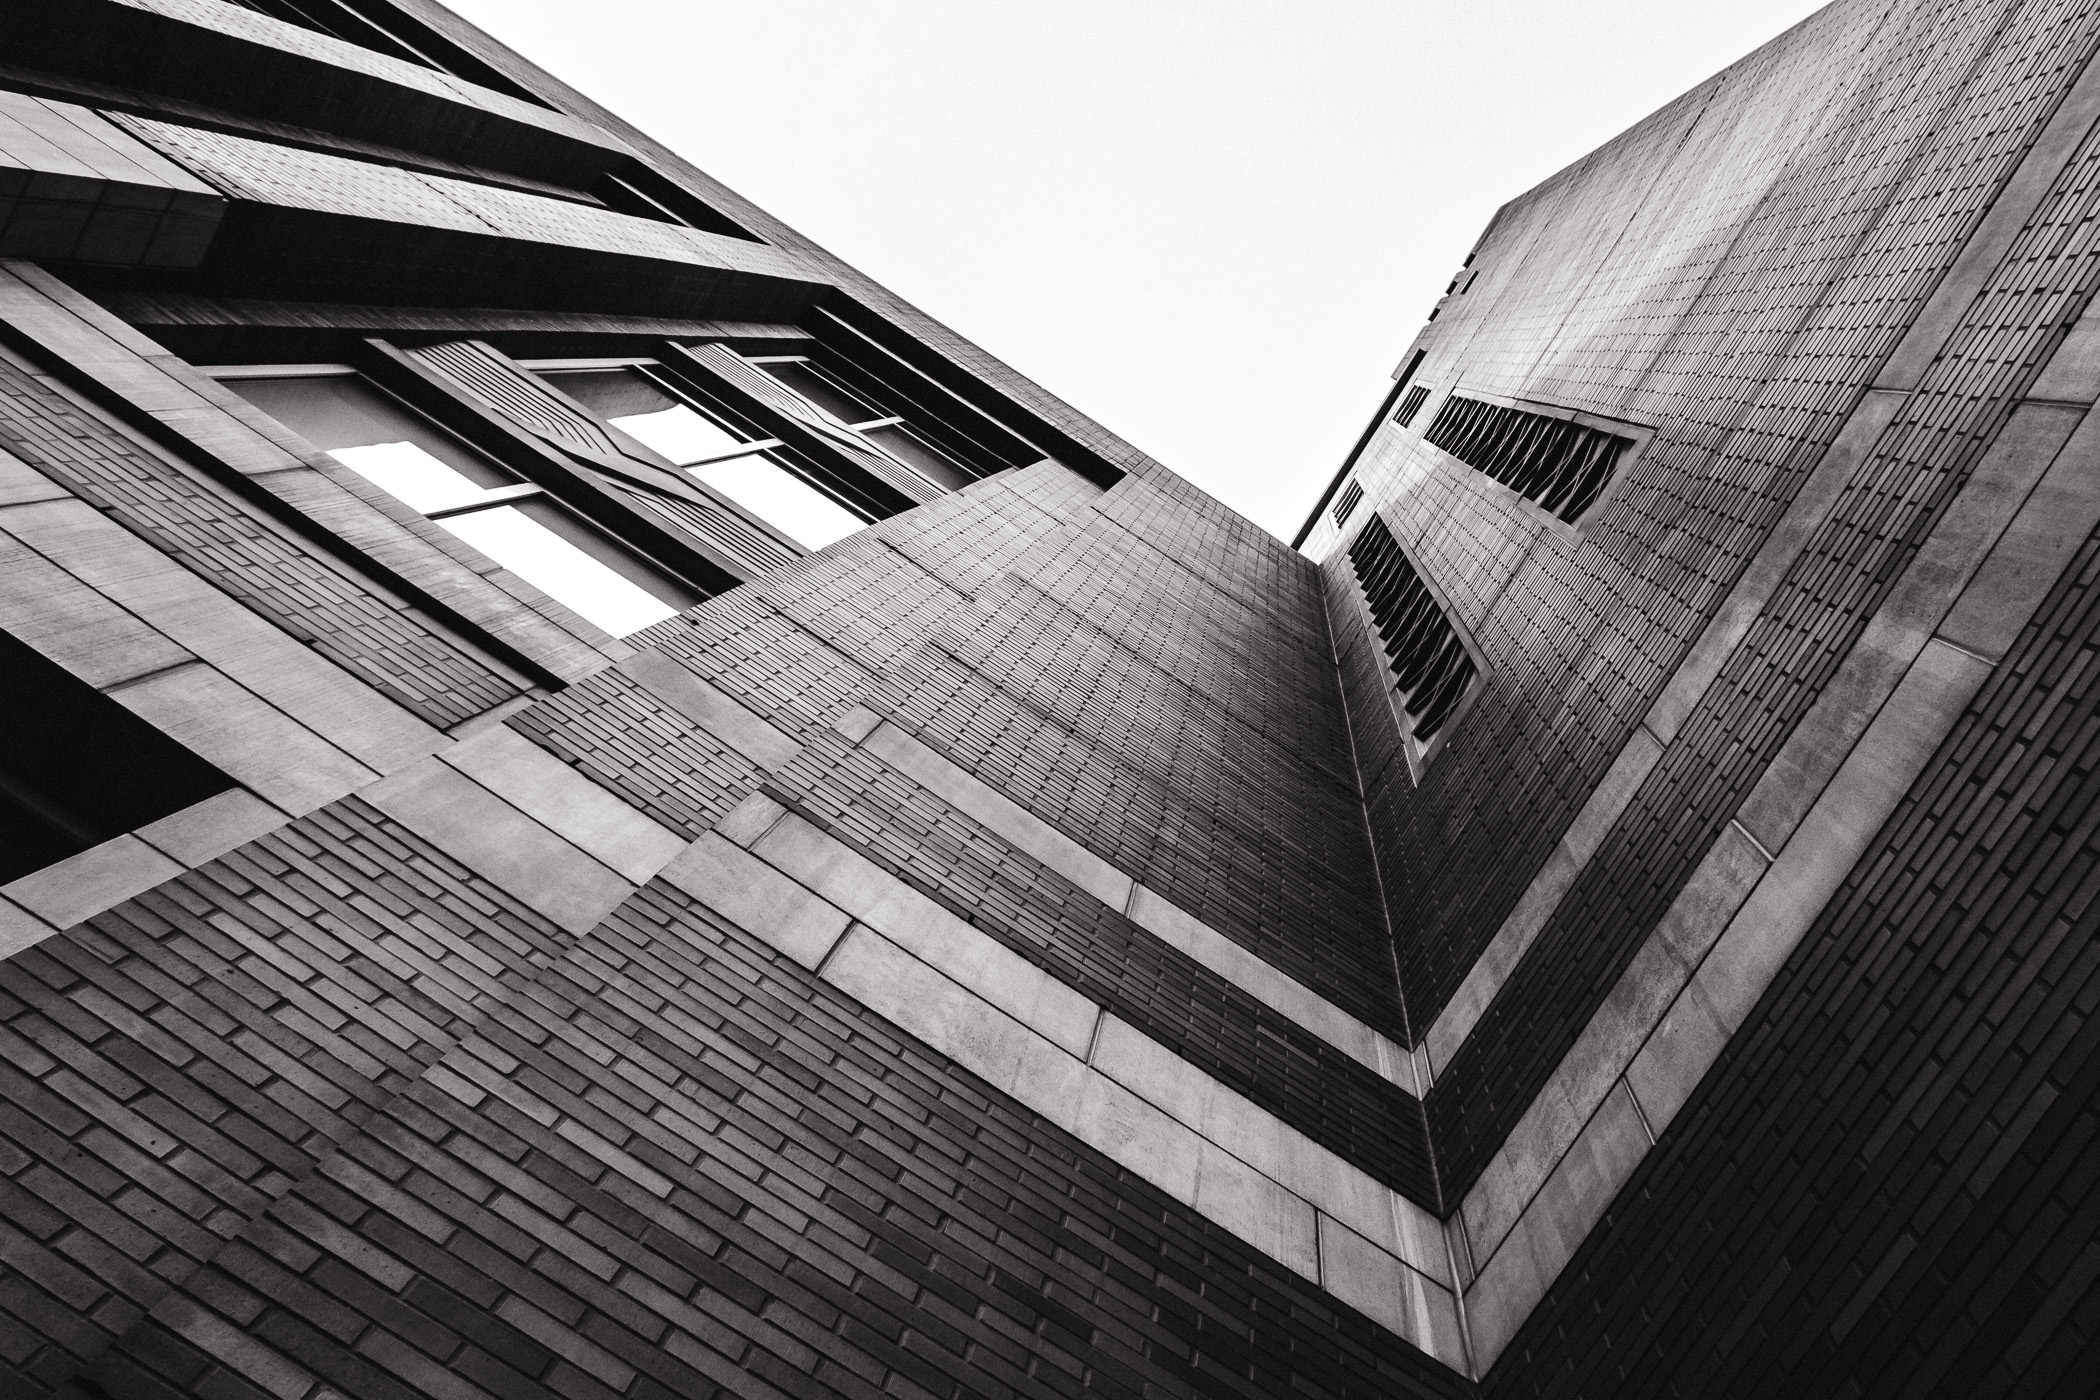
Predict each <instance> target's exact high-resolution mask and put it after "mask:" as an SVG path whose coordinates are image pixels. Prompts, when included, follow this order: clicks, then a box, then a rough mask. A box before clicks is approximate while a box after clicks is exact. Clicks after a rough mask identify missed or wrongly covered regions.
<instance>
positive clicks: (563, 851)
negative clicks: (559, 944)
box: [357, 728, 686, 933]
mask: <svg viewBox="0 0 2100 1400" xmlns="http://www.w3.org/2000/svg"><path fill="white" fill-rule="evenodd" d="M357 795H358V796H359V797H360V798H362V799H363V800H364V801H366V802H369V803H371V804H372V805H373V806H374V807H377V808H378V809H379V810H380V811H382V812H385V813H386V814H387V815H388V816H390V817H392V818H393V819H394V820H396V821H398V822H400V823H401V824H402V825H403V826H405V827H407V828H408V829H409V830H411V831H413V832H415V833H416V834H417V835H418V836H421V837H423V838H424V839H425V840H427V841H429V842H431V843H432V844H433V845H435V846H437V847H438V848H439V849H440V850H443V851H444V852H445V853H446V854H447V855H449V856H451V857H452V858H453V859H455V860H457V861H459V862H460V863H461V864H463V865H466V866H467V867H469V868H470V869H472V870H473V871H475V872H476V873H477V874H479V875H482V876H483V877H485V878H487V879H488V880H490V881H492V882H493V883H495V884H496V885H498V886H500V887H502V888H503V889H504V890H506V891H508V892H509V893H511V894H512V895H515V896H516V897H517V898H518V899H520V900H522V901H524V902H525V903H526V904H528V905H530V906H531V907H532V908H534V909H535V910H537V911H539V912H540V913H541V914H544V915H545V916H546V917H547V918H549V919H552V920H553V921H554V922H555V923H556V924H559V925H560V926H561V927H562V928H564V929H567V930H568V931H569V932H571V933H584V932H587V931H588V930H590V929H591V928H593V927H595V926H596V925H597V923H598V922H599V920H601V919H603V918H604V917H605V916H606V915H607V914H609V913H611V912H612V911H613V910H614V909H615V908H617V907H619V905H620V903H621V902H622V901H623V900H625V899H626V898H627V897H628V896H629V895H631V894H633V893H634V891H635V889H636V888H637V887H638V886H639V885H640V884H641V883H643V882H644V881H646V880H648V879H649V878H650V877H651V876H653V875H654V874H655V873H656V872H657V871H658V870H660V869H662V868H663V866H664V864H665V863H666V862H668V861H670V860H671V859H672V858H673V857H674V856H676V855H677V854H678V853H679V852H680V851H682V850H683V849H684V848H685V844H686V843H685V842H684V840H682V839H681V838H680V837H678V836H676V835H674V834H673V833H671V832H669V831H667V830H665V829H664V828H663V827H661V826H658V825H657V824H656V823H655V822H653V821H651V820H650V819H649V818H648V817H646V816H643V815H642V814H641V813H640V812H638V811H636V810H635V809H634V808H632V807H629V806H628V805H627V804H626V803H624V802H621V801H620V800H619V799H618V798H615V797H613V796H612V795H611V794H609V793H607V792H606V791H605V790H604V789H603V788H600V787H599V786H598V785H597V784H596V783H593V782H592V781H591V780H590V779H588V778H586V777H584V776H583V775H582V774H580V773H578V772H576V771H575V770H574V769H572V768H570V767H569V766H568V765H566V764H564V763H562V762H560V761H559V760H558V759H555V758H552V757H551V756H549V755H547V754H545V753H543V752H541V751H540V750H539V749H538V748H537V747H536V746H534V745H533V744H532V743H531V742H530V741H528V740H526V739H523V738H520V737H519V736H517V735H515V734H511V733H510V732H509V731H508V730H505V729H501V728H498V729H491V730H487V731H485V732H484V733H482V734H479V735H477V736H475V737H474V738H473V739H470V740H468V741H467V742H466V743H464V744H458V745H454V746H452V747H451V748H449V749H448V750H446V751H445V752H443V753H439V754H436V755H433V756H432V757H430V758H427V759H425V760H423V761H422V762H420V763H417V764H415V765H413V766H411V767H408V768H404V769H402V770H401V771H400V772H398V773H395V774H393V775H391V776H389V777H387V778H385V779H382V780H381V781H379V782H376V783H373V784H371V785H370V786H368V787H366V788H364V789H362V790H361V791H360V792H359V793H358V794H357Z"/></svg>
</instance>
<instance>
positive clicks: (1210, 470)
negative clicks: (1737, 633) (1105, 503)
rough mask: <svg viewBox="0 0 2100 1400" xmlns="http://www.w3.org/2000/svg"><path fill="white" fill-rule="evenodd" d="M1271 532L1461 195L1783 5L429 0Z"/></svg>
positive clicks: (1359, 400)
mask: <svg viewBox="0 0 2100 1400" xmlns="http://www.w3.org/2000/svg"><path fill="white" fill-rule="evenodd" d="M445 3H447V4H449V5H451V6H452V8H454V9H455V10H458V11H459V12H460V13H461V14H463V15H465V16H466V17H467V18H468V19H469V20H471V21H473V22H474V23H476V24H478V25H480V26H481V27H482V28H484V29H486V30H488V31H489V32H490V33H492V34H494V35H495V36H496V37H497V38H499V39H501V40H503V41H504V42H505V43H507V44H509V45H511V46H512V47H513V48H515V49H517V50H519V51H520V52H522V53H523V54H524V55H525V56H526V57H527V58H529V59H531V60H533V61H534V62H536V63H538V64H540V65H541V66H542V67H544V68H547V69H549V70H550V71H552V72H553V73H555V74H557V75H558V76H560V77H561V78H562V79H563V80H564V81H566V82H569V83H571V84H573V85H574V86H576V87H577V88H579V89H581V90H582V91H584V92H587V93H589V94H590V95H591V96H592V97H594V98H596V99H597V100H599V101H601V102H603V103H604V104H605V105H607V106H608V107H610V108H612V109H613V110H614V111H616V112H618V113H620V114H621V115H622V116H624V117H626V118H627V119H628V120H630V121H632V122H634V123H635V124H636V125H638V126H640V127H642V128H643V129H645V130H647V131H648V132H649V133H650V134H651V135H653V136H655V137H657V138H658V139H659V140H661V141H663V142H665V143H666V144H668V145H670V146H672V147H673V148H675V149H676V150H678V151H679V152H681V153H682V154H684V155H685V156H686V157H688V158H689V159H691V160H692V161H693V162H694V164H696V165H698V166H700V168H702V169H703V170H706V171H707V172H709V173H710V174H712V175H714V176H715V177H716V178H717V179H720V180H722V181H723V182H724V183H725V184H728V185H729V186H731V187H732V188H734V189H736V190H738V191H740V192H741V193H743V194H744V195H746V196H747V197H749V198H750V199H752V200H754V201H755V202H756V203H758V204H760V205H762V206H764V207H765V208H766V209H768V210H770V211H771V212H772V213H774V214H775V215H777V216H779V217H780V218H782V219H784V220H785V221H786V222H787V223H789V224H791V225H793V226H795V227H796V228H798V229H800V230H801V231H802V232H803V233H805V234H807V235H809V236H810V237H811V238H813V239H815V240H816V241H817V242H819V243H821V244H823V245H824V246H826V247H828V248H830V249H831V250H832V251H833V252H835V253H837V254H838V255H839V256H841V257H843V258H844V259H845V260H846V261H848V262H850V263H852V264H854V265H855V266H857V267H859V268H860V269H861V270H862V271H864V272H866V273H867V274H869V275H870V276H872V277H874V278H875V279H876V280H878V281H880V282H882V283H884V284H886V285H887V286H889V287H890V288H892V289H893V290H895V291H896V292H898V293H899V294H901V295H902V296H904V297H905V298H907V299H908V300H910V301H912V302H914V303H916V304H917V305H919V306H920V307H922V308H923V309H924V310H926V311H927V312H928V313H930V314H931V315H933V316H935V317H936V318H938V319H940V320H942V321H944V322H946V323H947V324H949V325H951V326H953V327H955V328H956V329H957V330H959V331H961V332H962V333H963V334H965V335H967V336H969V337H970V338H971V339H972V340H974V341H976V342H977V343H978V344H979V345H982V346H984V347H985V348H986V349H987V350H990V351H991V352H992V353H993V354H995V355H997V356H999V357H1000V358H1001V359H1003V360H1005V361H1006V362H1007V363H1009V364H1011V365H1013V366H1014V367H1015V368H1016V369H1019V370H1020V371H1021V372H1022V373H1024V374H1027V375H1029V376H1030V377H1031V378H1033V379H1035V380H1037V381H1038V382H1040V383H1041V384H1043V385H1044V386H1046V387H1047V388H1049V389H1050V390H1051V391H1052V392H1054V393H1056V394H1058V395H1059V396H1060V397H1062V398H1064V399H1065V400H1066V401H1067V402H1069V403H1072V404H1074V405H1075V406H1077V407H1078V408H1079V409H1081V410H1082V411H1084V412H1085V413H1087V414H1089V415H1091V416H1092V417H1094V418H1095V419H1097V420H1099V421H1100V422H1102V423H1103V424H1105V425H1107V426H1108V427H1109V428H1110V429H1112V430H1114V431H1115V432H1117V433H1119V434H1121V435H1122V436H1123V437H1124V438H1126V439H1128V440H1129V441H1131V442H1133V443H1135V444H1136V445H1137V446H1139V447H1140V448H1142V449H1144V450H1145V451H1147V452H1149V453H1151V454H1152V455H1153V456H1154V457H1157V458H1159V459H1160V460H1161V461H1163V462H1165V463H1166V464H1167V465H1168V466H1170V467H1172V468H1173V469H1174V470H1176V471H1178V472H1180V473H1181V474H1182V475H1183V476H1186V477H1187V478H1189V479H1190V480H1191V481H1194V482H1195V483H1196V484H1198V485H1199V486H1202V487H1203V488H1204V489H1206V490H1208V491H1210V492H1211V493H1212V494H1214V495H1216V496H1218V497H1219V498H1220V499H1222V500H1224V501H1225V502H1226V503H1227V504H1229V505H1231V506H1233V507H1234V508H1236V509H1238V510H1240V511H1242V512H1244V513H1245V514H1247V515H1249V516H1251V517H1252V518H1253V519H1254V520H1256V521H1257V522H1259V523H1260V524H1262V525H1264V526H1266V527H1267V528H1268V529H1270V530H1272V531H1274V532H1275V533H1277V534H1279V535H1282V536H1283V537H1285V538H1289V537H1290V536H1291V535H1292V534H1293V533H1295V532H1296V530H1297V527H1298V524H1299V522H1300V521H1301V520H1302V519H1303V517H1304V515H1305V512H1306V510H1307V509H1308V508H1309V507H1310V506H1311V504H1312V501H1313V498H1314V497H1315V496H1316V495H1317V494H1318V492H1319V490H1320V488H1321V487H1322V486H1324V485H1325V484H1326V481H1327V478H1328V477H1329V476H1331V475H1332V474H1333V472H1334V469H1335V468H1336V467H1337V466H1339V465H1340V464H1341V459H1342V457H1343V455H1344V454H1345V453H1346V452H1347V451H1348V449H1349V446H1350V444H1351V443H1353V442H1354V441H1355V439H1356V436H1357V434H1358V433H1360V432H1361V431H1362V430H1363V426H1364V423H1365V422H1366V421H1367V420H1368V419H1369V417H1370V415H1371V413H1372V412H1373V411H1374V410H1375V409H1376V408H1377V407H1378V404H1379V401H1380V400H1381V398H1382V397H1383V395H1384V392H1385V389H1386V388H1387V387H1388V385H1387V382H1386V380H1387V376H1388V375H1389V374H1390V373H1391V371H1392V368H1393V365H1394V363H1395V362H1396V361H1397V360H1398V359H1399V357H1400V353H1401V351H1402V350H1403V349H1404V348H1405V346H1406V345H1407V343H1408V341H1409V340H1410V339H1412V338H1413V336H1414V333H1415V331H1416V330H1417V329H1418V328H1419V327H1420V325H1421V323H1422V318H1423V317H1424V316H1425V315H1426V314H1427V313H1428V311H1429V308H1430V306H1431V305H1432V304H1434V302H1435V300H1436V298H1437V296H1438V294H1439V293H1440V292H1441V291H1442V290H1443V288H1444V285H1445V283H1446V282H1447V281H1448V280H1449V279H1450V275H1451V273H1452V271H1453V270H1454V269H1455V268H1456V267H1457V266H1458V264H1459V262H1460V260H1461V259H1462V258H1463V257H1464V256H1465V254H1466V252H1467V250H1468V249H1469V248H1471V247H1472V245H1473V240H1474V238H1475V237H1476V235H1477V234H1478V233H1479V231H1480V229H1481V228H1482V227H1483V226H1484V225H1485V224H1486V223H1487V220H1488V217H1489V216H1490V215H1491V214H1493V213H1494V211H1495V208H1496V206H1497V205H1499V204H1501V203H1502V202H1503V201H1504V200H1506V199H1509V198H1511V197H1512V196H1514V195H1517V194H1519V193H1521V192H1523V191H1524V190H1526V189H1528V188H1530V187H1531V186H1532V185H1534V184H1536V183H1538V182H1539V181H1540V180H1542V179H1544V178H1545V177H1546V176H1547V175H1550V174H1552V173H1553V172H1554V171H1555V170H1557V169H1559V168H1560V167H1562V166H1563V165H1566V164H1567V163H1569V162H1570V161H1572V160H1574V159H1575V158H1576V157H1578V156H1580V155H1581V154H1583V153H1584V152H1585V151H1587V150H1589V149H1591V148H1592V147H1594V146H1596V145H1598V144H1599V143H1600V142H1603V141H1605V140H1606V139H1608V138H1610V137H1611V136H1613V135H1614V134H1616V133H1617V132H1619V131H1622V130H1624V129H1625V128H1626V127H1627V126H1629V125H1631V124H1632V123H1633V122H1635V121H1637V120H1639V119H1640V118H1641V117H1642V116H1644V115H1646V114H1647V113H1648V112H1650V111H1653V110H1654V109H1655V108H1656V107H1658V106H1660V105H1662V104H1663V103H1664V102H1666V101H1668V100H1669V99H1670V98H1672V97H1674V96H1676V95H1677V94H1678V93H1680V92H1682V91H1684V90H1685V89H1686V88H1689V87H1691V86H1693V85H1694V84H1696V83H1697V82H1699V81H1700V80H1701V79H1703V78H1705V77H1707V76H1708V75H1709V74H1711V73H1712V72H1714V71H1715V70H1716V69H1719V68H1721V67H1724V66H1726V65H1727V64H1728V63H1730V62H1732V61H1733V60H1735V59H1736V58H1739V57H1741V56H1742V55H1743V54H1745V53H1747V52H1749V51H1750V50H1751V49H1753V48H1755V47H1756V46H1757V45H1758V44H1760V43H1763V42H1764V41H1765V40H1766V39H1769V38H1771V37H1772V36H1774V35H1776V34H1778V33H1779V32H1781V31H1782V30H1784V29H1785V28H1787V27H1788V26H1789V25H1792V24H1794V23H1797V22H1798V21H1799V20H1801V19H1802V18H1803V17H1804V16H1806V15H1808V14H1810V13H1812V12H1813V11H1814V10H1816V9H1817V8H1818V6H1817V5H1816V4H1812V3H1802V0H1732V3H1728V4H1689V3H1686V0H1592V2H1589V3H1586V2H1585V0H1558V2H1557V3H1553V2H1552V0H1440V3H1426V2H1424V0H1272V2H1271V3H1261V4H1255V3H1243V0H1207V2H1205V0H1041V3H1032V4H1020V3H1011V2H1010V0H590V2H589V3H587V4H578V3H577V2H576V0H445Z"/></svg>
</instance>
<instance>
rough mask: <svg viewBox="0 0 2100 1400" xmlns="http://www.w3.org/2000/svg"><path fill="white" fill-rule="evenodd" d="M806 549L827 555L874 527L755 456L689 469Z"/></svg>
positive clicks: (819, 492)
mask: <svg viewBox="0 0 2100 1400" xmlns="http://www.w3.org/2000/svg"><path fill="white" fill-rule="evenodd" d="M687 470H689V471H690V472H692V474H693V475H694V476H697V477H699V478H700V479H701V480H702V481H704V482H706V483H707V484H708V485H709V486H712V487H714V488H715V490H717V491H720V492H721V493H722V494H723V495H725V496H727V497H728V498H729V499H730V500H732V501H735V502H736V503H737V504H738V505H740V506H742V507H743V508H744V509H745V510H748V511H750V512H751V513H752V514H753V515H755V516H757V517H758V518H759V519H761V520H763V521H765V522H766V523H767V524H768V525H771V526H772V527H773V528H774V529H776V530H779V531H780V532H782V533H783V534H785V535H787V536H788V538H790V539H792V540H795V541H796V542H797V543H799V544H801V545H802V547H803V548H805V549H822V548H823V547H824V546H825V545H827V544H830V543H832V542H833V541H835V540H842V539H844V538H846V536H848V535H850V534H852V533H853V532H854V531H856V530H864V529H866V528H867V525H868V522H867V521H865V520H863V519H861V518H860V517H859V516H857V515H855V514H854V513H853V512H852V511H850V510H847V509H846V508H845V507H844V506H842V505H840V504H839V503H838V502H836V501H834V500H832V499H831V498H830V497H829V496H826V495H825V494H824V493H823V492H821V491H818V490H817V489H816V488H815V487H812V486H810V485H808V484H807V483H805V482H804V481H802V480H801V479H800V478H798V477H796V476H795V475H794V474H793V473H791V472H788V471H786V470H784V469H782V468H780V467H778V466H775V465H774V464H773V463H771V462H769V461H767V460H766V459H765V458H764V457H762V456H759V455H758V454H756V453H753V454H751V455H749V456H745V457H731V458H729V459H728V460H726V461H721V462H705V463H702V464H701V465H700V466H697V467H689V468H687Z"/></svg>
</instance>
